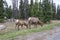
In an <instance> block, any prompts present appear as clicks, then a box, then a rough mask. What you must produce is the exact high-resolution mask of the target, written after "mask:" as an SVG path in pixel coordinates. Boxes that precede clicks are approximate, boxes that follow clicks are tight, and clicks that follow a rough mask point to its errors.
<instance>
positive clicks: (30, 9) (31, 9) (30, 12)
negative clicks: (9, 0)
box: [29, 0, 34, 16]
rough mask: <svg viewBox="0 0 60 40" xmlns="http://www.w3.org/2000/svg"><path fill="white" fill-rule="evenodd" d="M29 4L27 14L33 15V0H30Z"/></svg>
mask: <svg viewBox="0 0 60 40" xmlns="http://www.w3.org/2000/svg"><path fill="white" fill-rule="evenodd" d="M30 3H31V4H30V5H29V16H34V10H33V9H34V4H33V0H31V1H30Z"/></svg>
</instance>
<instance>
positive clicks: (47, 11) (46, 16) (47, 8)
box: [42, 0, 52, 23]
mask: <svg viewBox="0 0 60 40" xmlns="http://www.w3.org/2000/svg"><path fill="white" fill-rule="evenodd" d="M42 4H43V21H44V22H45V23H46V22H50V20H51V18H52V14H51V4H50V1H49V0H43V3H42Z"/></svg>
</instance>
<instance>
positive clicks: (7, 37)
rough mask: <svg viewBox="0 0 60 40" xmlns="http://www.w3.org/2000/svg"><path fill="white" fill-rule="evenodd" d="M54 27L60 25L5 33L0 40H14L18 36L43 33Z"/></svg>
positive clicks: (0, 36)
mask: <svg viewBox="0 0 60 40" xmlns="http://www.w3.org/2000/svg"><path fill="white" fill-rule="evenodd" d="M54 26H60V23H55V24H48V25H44V26H43V27H38V28H32V29H26V30H20V31H18V30H15V31H12V32H9V33H5V34H3V35H0V40H7V39H10V38H12V39H14V37H16V36H18V35H21V36H23V35H27V34H29V33H34V32H41V31H45V30H50V29H52V28H53V27H54Z"/></svg>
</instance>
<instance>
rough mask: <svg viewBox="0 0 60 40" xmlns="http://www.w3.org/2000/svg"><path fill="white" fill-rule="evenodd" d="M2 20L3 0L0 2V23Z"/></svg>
mask: <svg viewBox="0 0 60 40" xmlns="http://www.w3.org/2000/svg"><path fill="white" fill-rule="evenodd" d="M3 19H4V7H3V0H0V22H1V21H3Z"/></svg>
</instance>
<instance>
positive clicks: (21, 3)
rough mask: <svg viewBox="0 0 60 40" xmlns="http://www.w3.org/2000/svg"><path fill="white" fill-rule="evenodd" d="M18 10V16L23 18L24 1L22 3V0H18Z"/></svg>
mask: <svg viewBox="0 0 60 40" xmlns="http://www.w3.org/2000/svg"><path fill="white" fill-rule="evenodd" d="M19 10H20V18H21V19H24V3H23V0H20V6H19Z"/></svg>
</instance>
